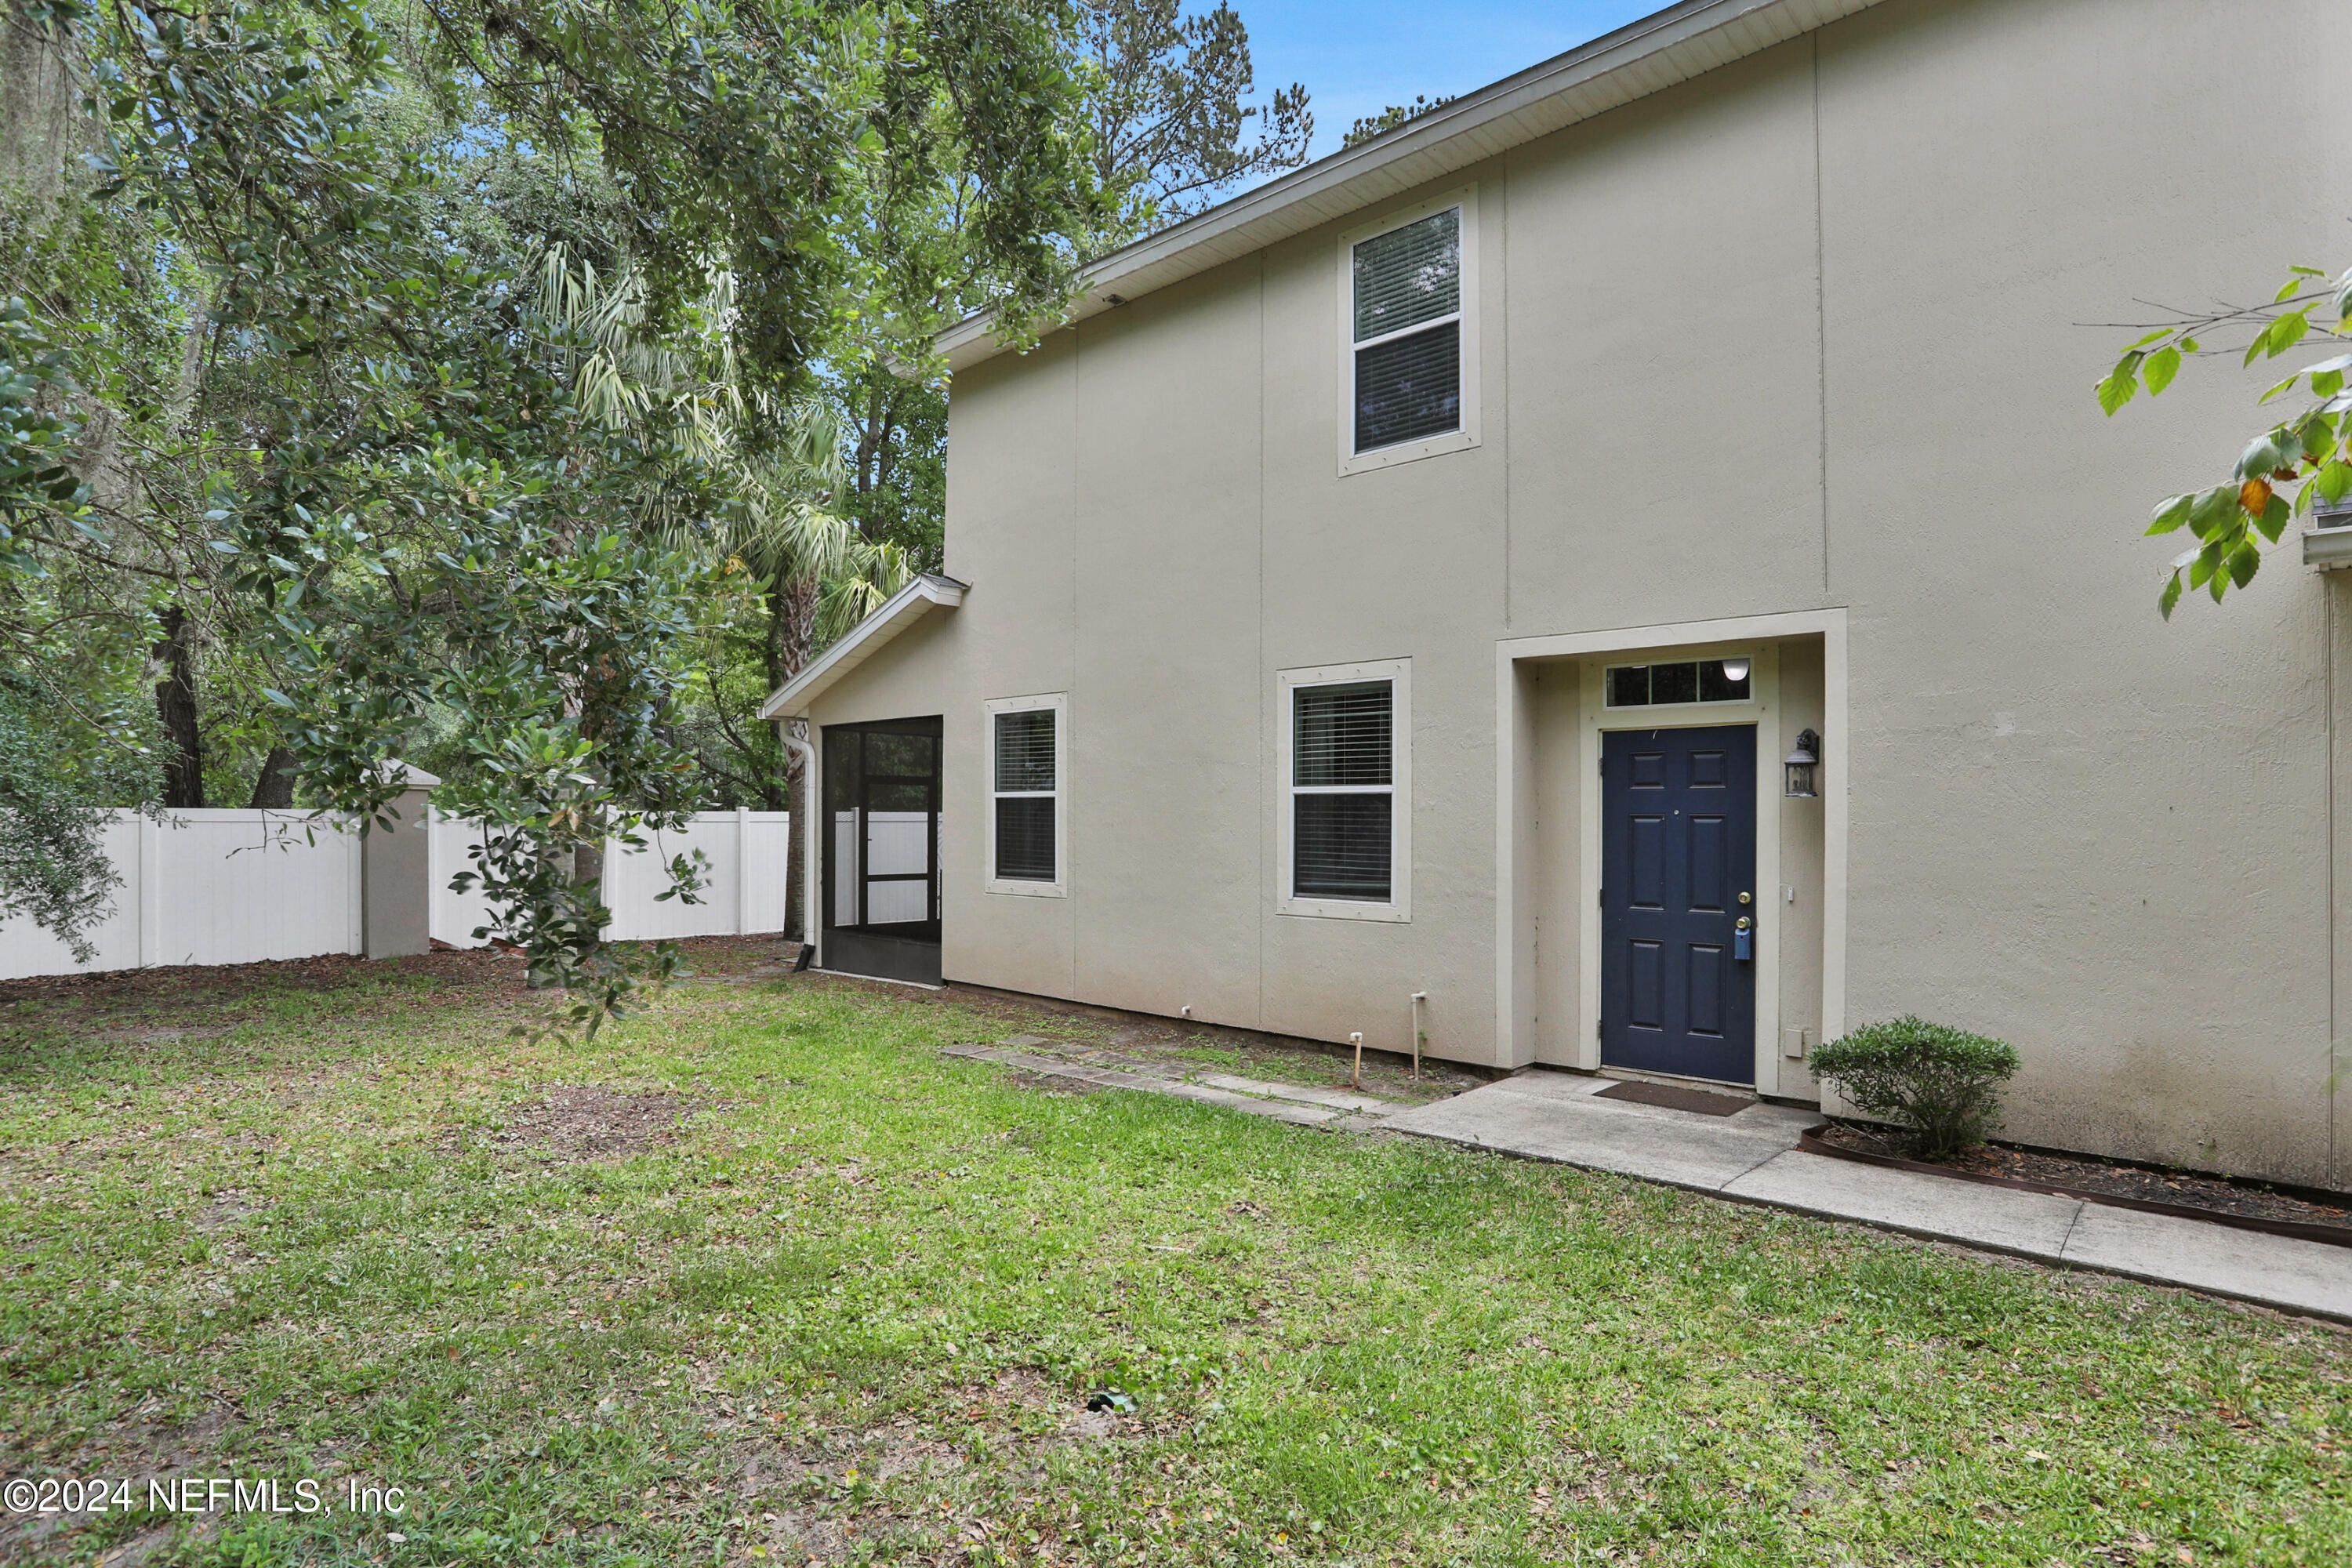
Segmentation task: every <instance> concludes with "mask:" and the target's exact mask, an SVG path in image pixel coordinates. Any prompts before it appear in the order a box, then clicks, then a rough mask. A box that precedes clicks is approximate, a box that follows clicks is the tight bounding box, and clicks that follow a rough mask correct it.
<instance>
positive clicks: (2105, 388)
mask: <svg viewBox="0 0 2352 1568" xmlns="http://www.w3.org/2000/svg"><path fill="white" fill-rule="evenodd" d="M2145 358H2147V355H2145V354H2143V353H2140V352H2139V351H2138V350H2137V349H2134V350H2133V351H2132V352H2131V353H2127V354H2126V355H2124V357H2123V358H2121V359H2119V360H2117V361H2116V368H2115V369H2114V370H2112V371H2110V372H2109V373H2108V374H2107V378H2106V380H2105V381H2103V382H2101V383H2099V386H2098V393H2099V406H2100V408H2102V409H2103V410H2105V413H2106V415H2107V416H2108V417H2109V418H2113V417H2114V416H2115V412H2116V409H2118V408H2121V407H2122V406H2123V405H2125V404H2126V403H2129V402H2130V401H2131V400H2132V398H2133V397H2134V396H2136V395H2137V394H2138V392H2139V366H2140V361H2142V360H2143V359H2145Z"/></svg>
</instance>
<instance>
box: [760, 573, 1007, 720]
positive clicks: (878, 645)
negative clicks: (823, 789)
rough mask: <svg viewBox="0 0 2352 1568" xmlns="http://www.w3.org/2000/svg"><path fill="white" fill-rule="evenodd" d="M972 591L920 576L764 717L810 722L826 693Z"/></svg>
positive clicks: (763, 707)
mask: <svg viewBox="0 0 2352 1568" xmlns="http://www.w3.org/2000/svg"><path fill="white" fill-rule="evenodd" d="M970 587H971V584H969V583H959V582H957V581H956V580H955V579H954V578H952V577H942V576H940V575H938V574H935V573H929V572H925V573H921V574H918V575H917V576H916V577H915V578H914V579H913V580H912V581H911V582H909V583H908V584H907V585H906V586H905V587H903V588H901V589H899V590H898V592H897V593H895V594H893V595H890V597H889V598H887V599H886V600H884V601H883V603H882V606H881V608H879V609H877V610H876V611H875V612H874V613H873V614H872V615H870V616H866V618H865V619H864V620H862V621H860V622H858V623H857V624H856V626H852V627H851V628H850V629H849V630H848V631H847V632H846V633H845V634H843V636H842V638H841V640H840V641H838V642H836V643H835V644H834V645H833V646H832V647H829V648H827V649H825V650H824V654H823V655H822V656H821V657H819V658H815V659H814V660H812V661H811V662H810V664H809V666H808V668H805V669H803V670H802V671H801V672H800V673H799V674H798V675H795V676H793V678H792V679H790V680H787V681H785V682H784V683H783V684H782V686H779V687H778V688H776V689H775V690H774V691H772V692H771V693H769V696H768V700H766V701H765V702H762V703H761V704H760V717H761V718H762V719H805V718H807V717H808V710H809V707H810V705H811V704H813V703H814V702H815V700H817V699H818V698H819V697H820V696H822V695H824V691H825V690H826V689H827V688H829V687H831V686H832V685H834V683H835V682H836V681H838V680H840V679H842V678H843V677H844V676H846V675H847V674H848V673H849V672H850V671H851V670H853V669H856V668H857V667H858V666H859V665H861V664H863V663H865V662H866V660H867V659H869V658H873V657H874V656H875V655H876V654H877V653H879V652H880V651H881V650H882V648H883V647H884V646H885V645H887V643H888V642H889V641H890V640H891V639H892V638H893V637H897V636H898V634H899V633H900V632H903V631H905V630H906V629H907V628H908V626H912V625H914V624H915V623H916V622H917V621H919V620H921V619H922V618H923V617H924V616H927V615H929V614H930V612H931V611H932V610H934V609H947V610H952V609H954V608H955V607H956V606H957V605H961V604H962V603H963V595H964V591H965V590H966V589H968V588H970Z"/></svg>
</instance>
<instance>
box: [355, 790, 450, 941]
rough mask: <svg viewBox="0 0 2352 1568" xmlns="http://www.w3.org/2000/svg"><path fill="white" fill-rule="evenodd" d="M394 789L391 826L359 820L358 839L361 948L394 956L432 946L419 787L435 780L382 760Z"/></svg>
mask: <svg viewBox="0 0 2352 1568" xmlns="http://www.w3.org/2000/svg"><path fill="white" fill-rule="evenodd" d="M384 771H385V773H387V774H388V775H389V776H390V777H392V778H393V779H394V780H396V781H398V783H399V784H400V786H401V789H400V793H399V794H398V795H395V796H394V797H393V800H392V804H391V805H388V806H386V807H385V808H384V815H385V816H389V817H392V818H394V826H392V827H391V828H389V829H386V828H384V827H383V826H377V825H370V824H362V826H363V827H365V828H366V830H367V837H364V838H362V840H361V841H360V849H361V853H360V882H361V897H362V904H363V908H364V910H365V915H364V919H363V921H362V925H363V928H364V930H365V931H366V936H367V940H366V952H367V955H368V956H369V957H370V958H394V957H398V956H400V955H402V954H404V953H412V952H431V951H432V948H433V860H432V856H433V834H432V830H431V826H430V820H429V818H428V816H427V808H426V805H425V792H426V791H428V790H430V789H431V788H432V787H433V786H434V785H435V784H439V783H440V782H441V781H440V780H439V779H436V778H435V777H434V776H433V775H432V774H431V773H426V772H425V770H424V769H422V768H412V767H410V766H409V765H408V764H407V763H400V762H391V763H385V764H384Z"/></svg>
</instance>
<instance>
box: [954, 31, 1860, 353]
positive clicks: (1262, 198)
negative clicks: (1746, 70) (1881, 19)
mask: <svg viewBox="0 0 2352 1568" xmlns="http://www.w3.org/2000/svg"><path fill="white" fill-rule="evenodd" d="M1875 4H1877V0H1683V3H1682V4H1681V5H1669V6H1667V7H1666V8H1665V9H1664V10H1663V11H1659V12H1656V13H1654V15H1652V16H1644V17H1643V18H1642V20H1640V21H1638V22H1635V23H1633V24H1632V25H1630V26H1623V27H1620V28H1619V29H1618V30H1617V31H1615V32H1613V33H1611V34H1608V35H1607V36H1606V37H1599V38H1595V39H1593V40H1592V42H1591V43H1589V44H1586V45H1584V46H1582V47H1580V48H1574V49H1570V51H1569V52H1568V53H1566V54H1564V55H1558V56H1555V57H1554V58H1551V59H1549V60H1546V61H1544V62H1543V63H1542V64H1541V65H1538V66H1534V67H1530V68H1528V69H1527V70H1523V71H1521V72H1520V73H1519V74H1518V75H1517V76H1513V77H1506V78H1505V79H1502V80H1501V81H1498V82H1496V83H1495V84H1494V85H1493V86H1491V87H1483V88H1480V89H1478V90H1477V91H1475V92H1471V93H1465V94H1464V95H1463V96H1462V97H1460V98H1458V99H1456V100H1454V101H1453V102H1452V103H1449V104H1447V105H1446V106H1445V107H1444V108H1443V109H1437V110H1431V111H1430V112H1428V113H1427V114H1424V115H1422V116H1421V117H1420V118H1418V119H1415V120H1411V121H1406V122H1405V123H1404V124H1403V125H1402V126H1400V127H1398V128H1397V129H1396V130H1394V131H1391V132H1388V133H1387V134H1385V135H1382V136H1378V137H1375V138H1373V139H1372V140H1371V141H1370V142H1361V143H1359V144H1358V145H1356V146H1353V147H1346V148H1342V149H1340V150H1339V152H1337V153H1332V154H1330V155H1329V156H1328V157H1326V158H1321V159H1318V160H1317V161H1316V162H1315V163H1309V164H1308V165H1307V167H1305V168H1303V169H1299V170H1297V171H1295V172H1293V173H1291V174H1286V175H1284V176H1283V177H1282V178H1281V179H1278V180H1274V181H1270V182H1268V183H1267V184H1263V185H1260V186H1258V187H1257V188H1256V189H1255V190H1253V191H1248V192H1245V193H1244V194H1243V195H1238V196H1235V197H1234V199H1233V200H1231V201H1229V202H1225V203H1223V204H1222V205H1218V206H1214V207H1212V208H1210V209H1209V210H1208V211H1207V212H1204V213H1202V214H1201V215H1200V216H1197V217H1193V218H1189V219H1187V220H1186V221H1184V222H1183V223H1181V224H1178V225H1177V226H1175V227H1173V228H1171V229H1167V230H1164V231H1162V232H1161V233H1159V234H1155V235H1152V236H1151V237H1149V238H1147V239H1141V240H1138V241H1137V242H1136V243H1135V244H1133V245H1130V246H1129V247H1127V248H1125V249H1124V250H1115V251H1113V252H1111V254H1110V255H1108V256H1106V257H1104V258H1102V259H1101V260H1099V261H1097V262H1094V263H1092V264H1091V265H1089V266H1088V267H1087V268H1086V269H1085V270H1084V271H1083V272H1082V273H1081V274H1080V278H1081V279H1082V287H1083V289H1084V292H1083V293H1082V294H1081V295H1080V296H1079V298H1078V299H1077V300H1076V301H1075V302H1074V303H1073V304H1072V305H1071V307H1070V310H1069V313H1068V315H1067V316H1066V318H1065V322H1069V321H1084V320H1086V319H1087V317H1089V316H1098V315H1100V314H1102V313H1103V312H1104V311H1106V310H1111V309H1114V308H1115V307H1114V306H1113V305H1112V303H1111V297H1112V296H1113V295H1116V296H1118V299H1119V300H1120V301H1121V302H1124V301H1126V300H1133V299H1135V298H1137V297H1138V296H1139V295H1143V294H1148V293H1150V291H1151V290H1152V289H1164V288H1166V287H1167V286H1168V285H1169V284H1171V283H1174V282H1178V281H1180V280H1181V279H1186V278H1190V277H1192V276H1193V275H1194V274H1196V273H1201V272H1205V271H1207V270H1209V268H1213V267H1218V266H1222V265H1223V264H1224V263H1225V262H1228V261H1232V260H1234V259H1236V258H1241V257H1244V256H1248V255H1250V254H1252V253H1254V252H1255V251H1259V250H1263V249H1265V247H1267V246H1269V245H1272V244H1274V243H1276V241H1278V240H1283V239H1287V238H1289V237H1291V236H1293V235H1297V234H1304V233H1306V232H1307V230H1309V229H1312V228H1316V227H1318V226H1321V225H1323V224H1327V223H1329V222H1331V221H1333V220H1334V219H1337V218H1341V217H1345V216H1348V215H1349V214H1350V213H1355V212H1360V211H1361V210H1362V209H1363V208H1365V207H1368V206H1370V205H1373V204H1374V203H1376V202H1380V201H1384V200H1386V199H1388V198H1390V197H1391V196H1396V195H1402V194H1403V193H1404V192H1407V191H1410V190H1412V189H1414V188H1415V187H1417V186H1420V185H1423V184H1428V183H1429V182H1430V181H1433V180H1437V179H1443V178H1444V176H1446V175H1448V174H1454V172H1456V171H1457V170H1461V169H1465V168H1468V167H1469V166H1470V165H1471V164H1473V163H1480V162H1482V161H1484V160H1486V159H1487V158H1491V157H1494V156H1495V155H1496V153H1503V152H1506V151H1507V150H1509V149H1510V148H1513V147H1517V146H1519V145H1521V144H1522V143H1524V142H1532V141H1534V140H1536V139H1537V138H1538V137H1540V136H1548V135H1549V134H1551V133H1552V132H1555V131H1559V130H1561V129H1563V128H1564V127H1567V126H1570V125H1573V124H1575V123H1576V122H1577V121H1580V120H1590V119H1591V118H1592V117H1593V116H1595V115H1598V114H1604V113H1606V112H1608V111H1609V110H1612V109H1616V108H1620V107H1622V105H1625V104H1628V103H1631V102H1633V100H1635V99H1639V98H1646V97H1648V96H1649V95H1650V94H1652V93H1654V92H1660V91H1663V90H1664V89H1667V88H1670V87H1673V86H1675V85H1676V84H1677V83H1680V82H1685V81H1688V80H1690V79H1692V78H1693V77H1696V76H1702V75H1704V74H1705V73H1706V72H1708V71H1711V70H1713V69H1715V68H1717V67H1718V66H1726V65H1729V64H1731V63H1732V62H1733V61H1734V60H1738V59H1744V58H1747V57H1748V56H1749V55H1753V54H1759V53H1761V52H1762V51H1764V50H1766V49H1769V48H1771V47H1774V46H1776V45H1780V44H1785V43H1787V42H1788V41H1789V40H1790V39H1791V38H1797V37H1803V36H1804V35H1805V34H1807V33H1809V32H1811V31H1812V30H1813V29H1815V28H1817V27H1822V26H1827V25H1828V24H1830V23H1832V22H1834V21H1836V20H1838V19H1839V18H1840V17H1843V16H1852V15H1853V14H1854V13H1855V12H1857V11H1862V10H1866V9H1867V8H1869V7H1870V6H1871V5H1875ZM991 322H992V317H991V316H990V315H988V314H987V313H986V312H982V314H980V315H976V316H969V317H966V318H965V319H964V320H962V321H958V322H957V323H956V324H955V325H954V326H952V327H950V328H948V329H947V330H946V331H943V332H941V333H940V335H939V336H938V337H937V338H936V339H935V340H933V342H934V343H935V345H936V346H937V347H938V349H939V350H940V353H942V354H944V355H946V356H947V362H948V365H949V368H950V369H951V370H964V369H968V368H969V367H971V366H972V365H975V364H978V363H981V362H982V360H986V359H992V358H993V357H994V356H996V355H997V354H1000V353H1003V352H1004V349H1005V346H1006V345H1004V344H1003V343H1002V342H998V341H997V339H996V337H995V335H994V334H993V333H992V331H990V326H991Z"/></svg>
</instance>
